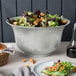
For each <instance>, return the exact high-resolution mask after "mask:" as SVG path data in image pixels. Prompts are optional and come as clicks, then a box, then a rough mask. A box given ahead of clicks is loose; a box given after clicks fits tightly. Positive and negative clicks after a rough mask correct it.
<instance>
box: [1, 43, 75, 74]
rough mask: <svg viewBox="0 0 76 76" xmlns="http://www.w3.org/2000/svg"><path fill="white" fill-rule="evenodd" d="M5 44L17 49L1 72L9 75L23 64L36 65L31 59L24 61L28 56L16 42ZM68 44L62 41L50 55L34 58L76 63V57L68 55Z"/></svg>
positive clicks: (39, 60)
mask: <svg viewBox="0 0 76 76" xmlns="http://www.w3.org/2000/svg"><path fill="white" fill-rule="evenodd" d="M5 45H11V46H12V47H13V49H14V50H15V51H16V53H15V54H14V55H10V57H9V61H8V64H6V65H4V66H1V67H0V72H2V73H4V74H5V75H7V74H9V73H10V72H12V71H13V70H15V69H16V68H18V67H21V66H23V65H31V66H34V65H35V64H31V63H30V62H29V61H27V62H22V59H27V57H25V56H24V55H23V53H22V52H21V51H20V50H19V49H18V47H17V45H16V44H15V43H5ZM67 45H68V42H62V43H61V46H60V47H59V48H58V49H57V50H56V51H55V52H53V53H52V54H51V55H50V56H48V57H42V58H34V59H35V60H36V63H39V62H43V61H48V60H50V61H53V60H58V59H61V60H62V61H70V62H72V63H74V64H76V58H69V57H67V56H66V47H67ZM28 59H29V58H28Z"/></svg>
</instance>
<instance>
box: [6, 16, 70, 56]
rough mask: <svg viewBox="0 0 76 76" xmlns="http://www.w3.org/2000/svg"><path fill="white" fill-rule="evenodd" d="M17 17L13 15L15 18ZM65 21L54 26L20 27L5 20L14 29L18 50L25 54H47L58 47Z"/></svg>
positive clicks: (68, 22) (68, 21)
mask: <svg viewBox="0 0 76 76" xmlns="http://www.w3.org/2000/svg"><path fill="white" fill-rule="evenodd" d="M15 18H18V17H13V18H11V19H15ZM66 20H67V23H66V24H65V25H62V26H56V27H22V26H15V25H12V24H10V23H9V22H8V20H7V21H6V22H7V23H8V24H9V25H10V26H11V27H12V28H13V31H14V36H15V41H16V43H17V46H18V47H19V49H20V50H22V51H23V52H24V54H25V55H27V56H39V57H40V56H48V55H50V54H51V53H52V52H53V51H55V50H56V48H58V46H59V45H60V43H61V37H62V32H63V29H64V27H65V26H67V25H69V24H70V20H68V19H66Z"/></svg>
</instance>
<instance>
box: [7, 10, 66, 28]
mask: <svg viewBox="0 0 76 76" xmlns="http://www.w3.org/2000/svg"><path fill="white" fill-rule="evenodd" d="M7 19H8V21H9V23H11V24H13V25H17V26H25V27H55V26H60V25H64V24H66V23H67V20H66V19H64V18H63V16H59V15H57V14H55V15H51V14H49V13H48V11H47V12H46V14H45V13H43V12H41V11H40V10H37V11H35V12H30V11H28V12H24V13H23V14H22V16H20V17H18V18H16V19H14V20H11V19H10V18H7Z"/></svg>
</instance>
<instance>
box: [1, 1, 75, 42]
mask: <svg viewBox="0 0 76 76" xmlns="http://www.w3.org/2000/svg"><path fill="white" fill-rule="evenodd" d="M0 7H1V9H0V41H4V42H13V41H14V35H13V30H12V28H11V27H10V26H9V25H7V24H6V22H5V20H6V18H7V16H9V17H14V16H18V15H21V13H22V12H23V11H24V10H25V11H35V10H37V9H40V10H41V11H42V12H45V11H46V10H48V11H49V12H50V13H51V14H59V15H64V17H66V18H68V19H70V20H71V21H72V23H71V24H70V25H69V26H68V27H66V28H65V29H64V32H63V36H62V41H69V40H70V39H71V36H72V28H73V23H74V22H75V21H76V0H0ZM1 13H2V14H1ZM68 34H69V35H68Z"/></svg>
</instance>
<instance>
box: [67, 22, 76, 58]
mask: <svg viewBox="0 0 76 76" xmlns="http://www.w3.org/2000/svg"><path fill="white" fill-rule="evenodd" d="M75 34H76V23H75V24H74V29H73V36H72V40H71V42H70V44H69V45H68V47H67V56H69V57H72V58H76V35H75Z"/></svg>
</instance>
